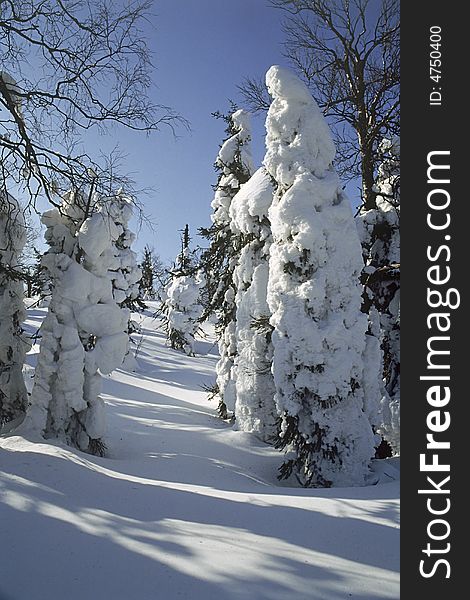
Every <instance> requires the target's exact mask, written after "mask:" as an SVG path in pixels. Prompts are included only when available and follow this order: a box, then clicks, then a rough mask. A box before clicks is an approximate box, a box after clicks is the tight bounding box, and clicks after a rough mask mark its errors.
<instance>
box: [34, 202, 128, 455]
mask: <svg viewBox="0 0 470 600" xmlns="http://www.w3.org/2000/svg"><path fill="white" fill-rule="evenodd" d="M83 206H84V203H83V199H82V198H81V196H80V195H78V194H69V195H68V196H67V197H66V198H65V199H64V202H63V206H62V210H61V211H60V212H59V210H57V209H53V210H50V211H48V212H47V213H45V215H44V216H43V223H44V224H45V225H46V227H47V231H46V239H47V241H48V242H49V245H50V247H51V248H50V250H49V252H48V253H46V255H45V256H44V266H45V267H46V268H47V270H48V272H49V273H50V276H51V279H52V282H53V289H52V298H51V302H50V306H49V312H48V315H47V316H46V318H45V320H44V322H43V325H42V327H41V335H42V341H41V348H40V353H39V358H38V364H37V368H36V374H35V384H34V388H33V391H32V395H31V406H30V408H29V410H28V412H27V415H26V419H25V422H24V423H23V425H22V431H29V430H32V431H34V432H37V433H40V434H41V435H43V436H44V437H45V438H58V439H60V440H62V441H64V442H66V443H68V444H71V445H74V446H76V447H77V448H79V449H81V450H84V451H87V452H92V453H102V452H103V451H104V445H103V442H102V436H103V435H104V404H103V400H102V399H101V398H100V397H99V392H100V386H101V375H100V373H102V374H108V373H110V372H111V371H112V370H113V369H115V368H116V367H118V366H120V365H121V364H122V361H123V358H124V355H125V353H126V350H127V345H128V336H127V326H128V320H129V311H128V310H127V309H122V308H121V307H120V306H119V305H118V304H117V303H116V300H115V298H114V296H113V288H112V283H111V280H110V277H109V274H108V271H109V268H110V260H111V259H112V258H113V256H114V245H115V242H116V240H117V239H118V238H119V236H120V235H121V234H122V227H121V226H119V225H117V224H116V223H115V222H114V220H113V219H112V218H111V217H110V215H109V213H108V211H107V209H106V204H102V205H101V207H100V208H98V209H97V210H96V207H97V206H99V204H95V210H96V212H94V214H92V215H91V216H89V217H88V218H86V219H85V220H84V221H83V215H84V213H83V210H82V209H83ZM80 215H81V216H82V222H81V223H80V220H79V217H80ZM72 216H73V218H72Z"/></svg>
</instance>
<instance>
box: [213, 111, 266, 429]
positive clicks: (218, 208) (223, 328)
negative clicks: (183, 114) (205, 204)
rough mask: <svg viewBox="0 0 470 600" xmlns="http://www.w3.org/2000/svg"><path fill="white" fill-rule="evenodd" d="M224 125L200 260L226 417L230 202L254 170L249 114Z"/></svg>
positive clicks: (231, 396) (231, 386) (231, 391)
mask: <svg viewBox="0 0 470 600" xmlns="http://www.w3.org/2000/svg"><path fill="white" fill-rule="evenodd" d="M226 121H227V123H228V127H227V130H226V131H227V134H228V138H227V139H226V140H225V141H224V143H223V144H222V146H221V148H220V151H219V154H218V156H217V159H216V162H215V166H216V169H217V170H218V171H219V172H220V175H219V179H218V181H217V186H216V191H215V196H214V199H213V200H212V203H211V206H212V209H213V214H212V215H211V219H212V225H211V227H210V228H208V229H202V230H201V233H202V235H204V236H205V237H207V238H208V239H209V240H210V247H209V249H208V250H207V251H206V252H205V253H204V254H203V256H202V264H203V268H204V273H205V278H206V287H207V289H206V292H207V296H208V298H209V302H208V308H207V309H206V311H205V316H208V315H209V314H212V313H215V314H216V315H217V319H218V321H217V326H216V328H217V333H218V335H219V353H220V360H219V362H218V363H217V367H216V372H217V380H216V385H215V388H214V390H215V395H216V396H217V397H218V400H219V414H220V416H222V417H223V418H227V417H228V416H229V414H230V413H233V411H234V408H235V382H234V380H233V378H232V367H233V364H234V359H235V356H236V348H237V344H236V323H235V319H236V306H235V295H236V289H235V285H234V282H233V271H234V268H235V265H236V262H237V254H238V251H239V248H238V246H237V244H236V240H235V239H234V235H233V233H232V230H231V226H230V204H231V202H232V199H233V197H234V196H235V194H236V193H237V192H238V190H239V189H240V186H241V185H242V184H243V183H246V182H247V181H248V179H249V178H250V177H251V175H252V173H253V171H254V167H253V161H252V157H251V150H250V141H251V126H250V115H249V113H247V112H246V111H244V110H236V111H235V112H233V113H232V114H231V115H230V117H226Z"/></svg>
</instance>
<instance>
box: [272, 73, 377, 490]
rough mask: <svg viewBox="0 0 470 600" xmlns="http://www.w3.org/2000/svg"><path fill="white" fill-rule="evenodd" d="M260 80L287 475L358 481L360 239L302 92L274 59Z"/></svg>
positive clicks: (361, 462)
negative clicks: (264, 91)
mask: <svg viewBox="0 0 470 600" xmlns="http://www.w3.org/2000/svg"><path fill="white" fill-rule="evenodd" d="M266 82H267V86H268V89H269V91H270V93H271V94H272V96H273V103H272V105H271V108H270V110H269V113H268V116H267V120H266V128H267V154H266V158H265V162H264V164H265V167H266V169H267V171H268V172H269V174H270V175H271V176H272V177H273V178H274V179H275V181H276V183H277V190H276V193H275V196H274V201H273V204H272V207H271V209H270V211H269V218H270V221H271V224H272V233H273V240H274V241H273V244H272V245H271V249H270V263H269V266H270V272H269V283H268V304H269V306H270V309H271V312H272V318H271V324H272V326H273V327H274V331H273V344H274V357H273V373H274V380H275V384H276V396H275V400H276V404H277V409H278V412H279V414H280V415H282V418H283V422H282V432H281V444H283V445H284V446H285V447H287V448H290V449H293V450H294V451H295V458H294V459H292V461H290V462H289V463H286V465H285V468H286V475H287V474H289V472H290V471H291V470H293V471H294V472H295V473H296V474H297V476H298V477H299V479H300V480H301V481H302V483H304V484H306V485H314V486H316V485H320V486H325V485H364V483H365V482H366V477H367V474H368V472H369V464H370V460H371V458H372V457H373V456H374V444H375V436H374V434H373V431H372V426H371V423H370V422H369V419H368V417H367V414H366V412H365V411H364V391H363V389H362V387H361V382H362V378H363V370H364V363H363V354H364V350H365V335H366V330H367V319H366V316H365V315H364V314H362V313H361V288H360V284H359V277H360V273H361V271H362V266H363V263H362V257H361V246H360V242H359V237H358V234H357V230H356V226H355V224H354V220H353V216H352V213H351V207H350V204H349V201H348V199H347V197H346V196H345V194H344V192H343V191H342V187H341V184H340V181H339V178H338V176H337V174H336V172H335V170H334V168H333V167H332V160H333V157H334V146H333V143H332V140H331V135H330V132H329V130H328V126H327V124H326V122H325V120H324V118H323V116H322V114H321V112H320V110H319V108H318V106H317V105H316V103H315V101H314V100H313V98H312V97H311V95H310V93H309V91H308V89H307V88H306V86H305V85H304V84H303V83H302V82H301V81H300V80H298V79H297V78H296V77H295V76H294V75H293V74H292V73H291V72H290V71H288V70H286V69H283V68H281V67H278V66H274V67H271V68H270V69H269V71H268V73H267V76H266ZM377 376H378V374H377ZM378 401H379V399H378V398H377V402H378Z"/></svg>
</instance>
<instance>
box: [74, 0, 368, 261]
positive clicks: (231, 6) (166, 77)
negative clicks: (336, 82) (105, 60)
mask: <svg viewBox="0 0 470 600" xmlns="http://www.w3.org/2000/svg"><path fill="white" fill-rule="evenodd" d="M118 1H121V0H118ZM152 12H153V13H154V14H153V16H152V17H151V22H150V23H149V24H148V27H147V28H146V31H145V34H146V37H147V39H148V45H149V47H150V49H151V51H152V53H153V63H154V67H155V69H154V73H153V75H154V82H155V86H156V90H154V92H153V93H152V94H155V98H153V99H154V100H155V101H156V102H158V103H159V104H163V105H167V106H169V107H171V108H172V109H173V110H174V111H176V112H178V113H179V114H181V115H182V116H183V117H184V118H185V119H187V120H188V122H189V124H190V127H191V130H190V131H187V130H186V129H185V128H184V127H179V128H178V130H177V135H178V137H177V138H175V137H174V135H173V133H172V132H171V131H170V130H169V129H167V128H163V129H162V131H161V132H158V133H156V134H152V135H151V136H149V137H147V136H146V135H145V134H142V133H137V132H132V131H128V130H126V129H124V128H122V127H112V128H110V129H109V130H108V131H107V132H106V133H105V134H101V135H100V134H98V133H94V134H92V135H90V138H89V139H87V142H86V143H87V144H90V145H93V146H94V148H93V149H90V152H91V153H92V154H98V153H99V151H103V152H109V151H110V150H112V149H113V148H114V147H115V146H116V144H118V145H119V148H120V150H121V152H122V153H123V154H125V155H126V160H125V161H124V162H123V164H122V170H123V172H124V173H127V174H130V175H131V176H132V177H133V179H134V180H135V182H136V187H137V188H151V189H152V191H151V192H150V193H148V194H145V195H142V196H141V197H140V201H141V202H142V203H143V204H144V212H145V213H146V215H147V216H148V217H149V218H150V220H151V221H152V222H153V223H154V230H153V231H152V230H151V229H150V228H149V227H148V226H146V225H143V226H142V227H141V228H140V230H138V231H137V234H138V238H137V241H136V243H135V246H134V249H135V250H136V251H137V252H138V253H139V254H140V253H141V251H142V249H143V248H144V246H145V245H146V244H148V245H150V246H151V247H153V248H154V249H155V250H156V252H157V253H158V254H159V255H160V256H161V258H162V260H163V261H164V262H165V263H170V262H172V261H173V260H174V258H175V257H176V255H177V253H178V252H179V249H180V237H179V235H180V234H179V230H181V229H182V228H183V227H184V225H185V224H186V223H188V224H189V226H190V231H191V236H192V238H193V243H192V245H193V247H195V246H196V245H198V244H201V245H205V244H206V241H205V240H203V239H201V238H199V237H198V236H197V229H198V228H199V227H202V226H207V225H209V224H210V213H211V207H210V203H211V200H212V198H213V195H214V191H213V189H212V186H213V185H214V184H215V183H216V180H217V174H216V172H215V170H214V167H213V165H214V161H215V158H216V156H217V152H218V149H219V146H220V144H221V143H222V140H223V137H224V129H225V123H224V122H223V121H222V120H220V119H215V118H213V117H212V116H211V113H212V112H214V111H217V110H218V111H221V112H227V111H228V109H229V99H231V100H234V101H235V102H238V103H240V104H241V102H242V99H241V98H240V96H239V94H238V91H237V85H238V84H240V83H241V81H242V80H243V78H244V77H245V76H256V77H258V76H264V73H265V72H266V71H267V70H268V69H269V67H270V66H271V65H273V64H280V65H284V66H288V63H287V61H286V60H285V59H284V57H283V56H282V41H283V37H284V35H283V33H282V27H281V20H282V18H283V13H282V12H281V11H279V10H276V9H274V8H272V7H271V6H270V5H269V3H268V0H154V7H153V11H152ZM264 118H265V117H264V115H259V116H257V117H254V118H253V155H254V159H255V163H256V165H260V164H261V161H262V158H263V155H264V137H265V129H264ZM355 187H357V185H356V186H355ZM355 187H351V186H349V187H348V191H349V193H350V196H351V195H355ZM351 191H352V194H351ZM351 200H353V199H352V198H351ZM353 204H354V201H353ZM134 229H137V225H136V224H134Z"/></svg>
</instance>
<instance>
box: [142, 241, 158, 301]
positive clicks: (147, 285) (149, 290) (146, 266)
mask: <svg viewBox="0 0 470 600" xmlns="http://www.w3.org/2000/svg"><path fill="white" fill-rule="evenodd" d="M143 254H144V255H143V258H142V262H141V264H140V270H141V271H142V277H141V279H140V293H141V295H142V296H143V298H144V299H146V300H153V298H155V288H154V285H153V279H154V277H153V251H152V249H151V248H150V247H149V246H145V248H144V253H143Z"/></svg>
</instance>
